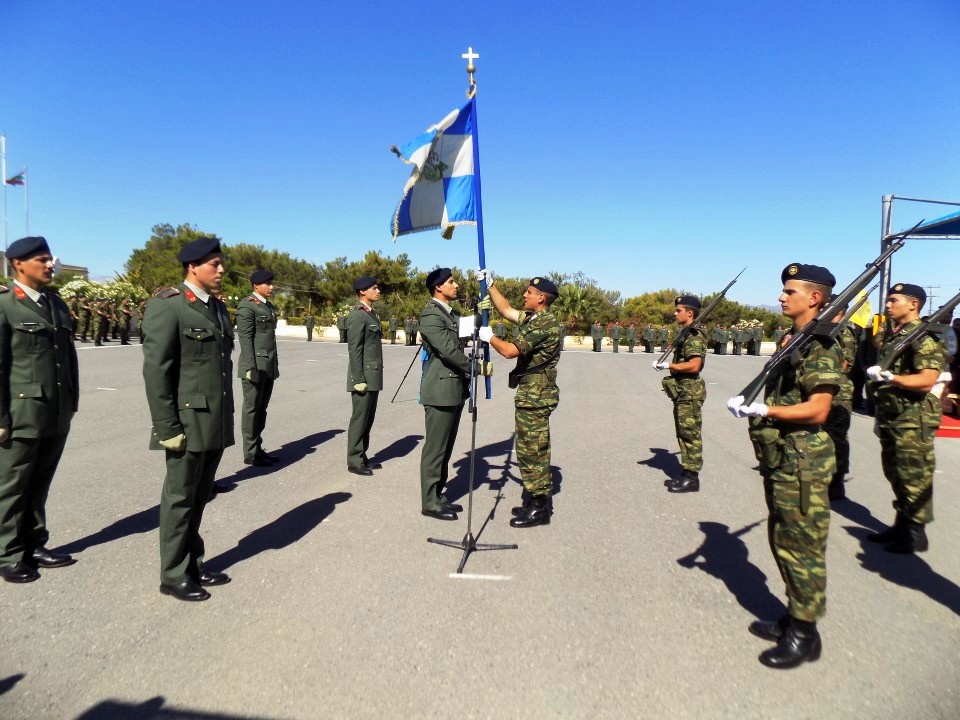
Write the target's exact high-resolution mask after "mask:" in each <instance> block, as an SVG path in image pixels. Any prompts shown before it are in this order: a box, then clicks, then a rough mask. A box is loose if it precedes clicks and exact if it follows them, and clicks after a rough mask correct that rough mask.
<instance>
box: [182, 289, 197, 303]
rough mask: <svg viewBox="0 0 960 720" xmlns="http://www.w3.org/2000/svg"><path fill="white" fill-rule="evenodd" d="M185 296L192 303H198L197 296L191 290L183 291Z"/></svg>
mask: <svg viewBox="0 0 960 720" xmlns="http://www.w3.org/2000/svg"><path fill="white" fill-rule="evenodd" d="M183 294H184V295H186V296H187V300H189V301H190V302H192V303H195V302H196V301H197V296H196V295H194V294H193V290H191V289H190V288H186V289H185V290H184V291H183Z"/></svg>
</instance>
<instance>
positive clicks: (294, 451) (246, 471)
mask: <svg viewBox="0 0 960 720" xmlns="http://www.w3.org/2000/svg"><path fill="white" fill-rule="evenodd" d="M342 432H343V430H341V429H339V428H338V429H336V430H324V431H323V432H318V433H314V434H313V435H307V436H306V437H304V438H300V439H299V440H294V441H292V442H288V443H286V444H285V445H283V446H282V447H280V448H278V449H277V450H274V451H273V452H272V453H271V454H276V455H277V457H279V458H280V462H278V463H276V464H275V465H271V466H270V467H253V466H252V465H245V466H244V467H243V468H242V469H240V470H237V472H235V473H234V474H233V475H229V476H228V477H225V478H221V479H220V480H217V482H216V483H214V488H213V495H211V497H214V496H215V495H216V494H217V493H221V492H230V491H231V490H233V489H235V488H236V486H237V483H240V482H243V481H244V480H249V479H250V478H255V477H262V476H264V475H271V474H273V473H275V472H277V471H279V470H283V469H284V468H286V467H287V466H289V465H293V464H294V463H296V462H299V461H300V460H303V458H305V457H306V456H307V455H310V454H311V453H313V452H314V450H315V449H316V448H317V447H318V446H320V445H323V443H325V442H327V441H328V440H330V439H332V438H334V437H336V436H337V435H339V434H341V433H342ZM267 452H270V451H267Z"/></svg>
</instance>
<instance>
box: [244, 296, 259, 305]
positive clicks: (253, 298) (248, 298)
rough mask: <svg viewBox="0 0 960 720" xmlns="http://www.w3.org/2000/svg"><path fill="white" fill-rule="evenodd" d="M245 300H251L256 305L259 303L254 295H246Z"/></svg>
mask: <svg viewBox="0 0 960 720" xmlns="http://www.w3.org/2000/svg"><path fill="white" fill-rule="evenodd" d="M245 299H247V300H252V301H253V302H255V303H256V304H257V305H259V304H260V301H259V300H257V298H256V296H255V295H247V297H246V298H245Z"/></svg>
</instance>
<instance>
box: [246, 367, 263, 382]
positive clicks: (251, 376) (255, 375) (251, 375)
mask: <svg viewBox="0 0 960 720" xmlns="http://www.w3.org/2000/svg"><path fill="white" fill-rule="evenodd" d="M243 377H245V378H246V379H247V380H249V381H250V382H252V383H256V382H259V381H260V373H259V372H257V371H256V370H247V373H246V375H244V376H243Z"/></svg>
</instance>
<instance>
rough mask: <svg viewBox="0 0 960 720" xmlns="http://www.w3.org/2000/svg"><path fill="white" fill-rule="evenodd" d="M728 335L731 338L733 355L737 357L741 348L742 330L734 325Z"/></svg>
mask: <svg viewBox="0 0 960 720" xmlns="http://www.w3.org/2000/svg"><path fill="white" fill-rule="evenodd" d="M730 334H731V335H732V336H733V354H734V355H739V354H740V352H741V350H742V348H743V336H744V329H743V328H740V327H737V326H736V325H734V326H733V327H732V328H730Z"/></svg>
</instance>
